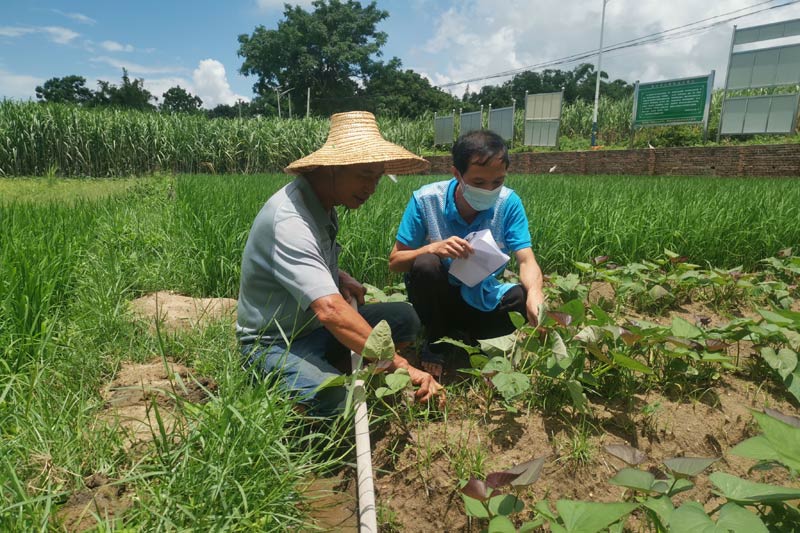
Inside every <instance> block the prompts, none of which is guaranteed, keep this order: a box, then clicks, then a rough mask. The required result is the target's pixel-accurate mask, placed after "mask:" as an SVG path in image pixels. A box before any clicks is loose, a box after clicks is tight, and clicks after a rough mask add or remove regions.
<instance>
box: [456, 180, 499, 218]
mask: <svg viewBox="0 0 800 533" xmlns="http://www.w3.org/2000/svg"><path fill="white" fill-rule="evenodd" d="M460 184H461V194H462V195H463V196H464V200H466V202H467V203H468V204H469V206H470V207H471V208H472V209H474V210H475V211H486V210H487V209H489V208H490V207H493V206H494V204H495V203H497V199H498V198H499V197H500V191H501V190H502V188H503V186H502V185H500V186H499V187H497V188H495V189H492V190H491V191H487V190H486V189H481V188H480V187H474V186H472V185H469V184H468V183H466V182H465V181H461V182H460Z"/></svg>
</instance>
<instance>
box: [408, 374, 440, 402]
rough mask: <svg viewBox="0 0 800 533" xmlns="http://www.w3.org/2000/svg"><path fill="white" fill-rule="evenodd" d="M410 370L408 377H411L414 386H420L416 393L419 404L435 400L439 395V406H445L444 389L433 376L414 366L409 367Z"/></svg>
mask: <svg viewBox="0 0 800 533" xmlns="http://www.w3.org/2000/svg"><path fill="white" fill-rule="evenodd" d="M406 370H408V375H409V377H411V383H413V384H414V385H417V386H419V389H417V392H415V393H414V396H415V397H416V399H417V401H418V402H426V401H428V400H430V399H431V398H433V397H434V396H436V395H439V406H440V407H441V406H444V403H445V395H444V388H443V387H442V386H441V385H439V383H438V382H437V381H436V379H434V377H433V376H431V375H430V374H428V373H427V372H425V371H424V370H420V369H418V368H414V367H413V366H410V365H409V366H408V368H407V369H406Z"/></svg>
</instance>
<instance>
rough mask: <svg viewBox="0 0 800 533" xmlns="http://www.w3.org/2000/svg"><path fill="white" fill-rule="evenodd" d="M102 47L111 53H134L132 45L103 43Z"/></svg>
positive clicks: (112, 42)
mask: <svg viewBox="0 0 800 533" xmlns="http://www.w3.org/2000/svg"><path fill="white" fill-rule="evenodd" d="M100 46H102V47H103V48H105V49H106V50H108V51H109V52H133V46H132V45H130V44H122V43H118V42H117V41H103V42H102V43H100Z"/></svg>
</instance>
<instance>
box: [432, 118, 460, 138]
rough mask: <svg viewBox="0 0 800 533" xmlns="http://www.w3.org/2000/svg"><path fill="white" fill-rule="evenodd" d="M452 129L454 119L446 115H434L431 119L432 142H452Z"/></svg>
mask: <svg viewBox="0 0 800 533" xmlns="http://www.w3.org/2000/svg"><path fill="white" fill-rule="evenodd" d="M453 130H455V119H454V117H453V115H450V116H448V117H434V119H433V144H453Z"/></svg>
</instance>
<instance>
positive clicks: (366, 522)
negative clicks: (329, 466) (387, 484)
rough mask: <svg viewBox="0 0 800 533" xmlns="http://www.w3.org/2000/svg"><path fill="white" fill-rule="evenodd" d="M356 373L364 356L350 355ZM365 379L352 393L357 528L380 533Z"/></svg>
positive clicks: (354, 306) (359, 380) (354, 307)
mask: <svg viewBox="0 0 800 533" xmlns="http://www.w3.org/2000/svg"><path fill="white" fill-rule="evenodd" d="M350 305H352V306H353V309H356V310H357V309H358V305H357V304H356V301H355V300H350ZM350 362H351V364H352V368H353V372H356V371H357V370H358V369H359V368H361V356H360V355H359V354H357V353H356V352H352V351H351V352H350ZM365 398H366V391H365V389H364V380H362V379H358V380H356V383H355V387H354V390H353V402H354V407H355V417H356V418H355V422H356V466H357V474H358V522H359V524H358V529H359V531H360V532H361V533H378V519H377V514H376V511H375V485H374V483H373V480H372V450H371V448H370V442H369V415H368V413H367V402H366V401H365Z"/></svg>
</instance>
